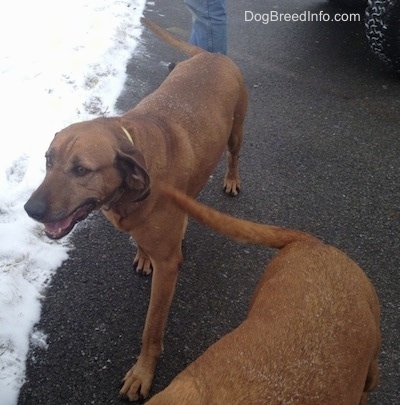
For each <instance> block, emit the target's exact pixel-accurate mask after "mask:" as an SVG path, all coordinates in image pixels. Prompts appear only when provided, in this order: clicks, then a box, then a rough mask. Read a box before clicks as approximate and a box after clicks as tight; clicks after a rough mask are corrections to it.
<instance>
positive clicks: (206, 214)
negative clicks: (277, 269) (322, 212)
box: [162, 187, 320, 249]
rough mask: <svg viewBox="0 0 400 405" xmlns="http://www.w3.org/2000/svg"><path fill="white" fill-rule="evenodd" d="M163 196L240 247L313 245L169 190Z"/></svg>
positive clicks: (288, 231)
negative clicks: (302, 242)
mask: <svg viewBox="0 0 400 405" xmlns="http://www.w3.org/2000/svg"><path fill="white" fill-rule="evenodd" d="M162 191H163V193H164V195H165V196H166V197H167V198H169V199H171V200H172V201H174V202H175V203H176V204H177V205H178V206H179V207H180V208H181V209H182V210H183V211H185V212H186V213H188V214H189V215H190V216H191V217H193V218H194V219H196V220H197V221H199V222H200V223H202V224H204V225H207V226H209V227H210V228H212V229H214V230H215V231H217V232H219V233H222V234H223V235H226V236H229V237H231V238H232V239H234V240H236V241H238V242H241V243H251V244H256V245H263V246H267V247H272V248H277V249H281V248H283V247H285V246H286V245H288V244H289V243H292V242H297V241H315V242H320V241H319V240H318V239H317V238H315V237H314V236H311V235H309V234H307V233H305V232H301V231H296V230H293V229H287V228H281V227H278V226H272V225H263V224H257V223H254V222H250V221H245V220H243V219H238V218H234V217H232V216H230V215H227V214H223V213H221V212H218V211H216V210H214V209H212V208H210V207H207V206H205V205H203V204H200V203H198V202H197V201H195V200H193V199H192V198H190V197H188V196H187V195H185V194H183V193H181V192H180V191H178V190H176V189H172V188H170V187H164V188H163V190H162Z"/></svg>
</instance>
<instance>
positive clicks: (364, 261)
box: [0, 0, 400, 405]
mask: <svg viewBox="0 0 400 405" xmlns="http://www.w3.org/2000/svg"><path fill="white" fill-rule="evenodd" d="M271 10H276V11H278V12H285V13H289V14H290V13H301V12H303V11H305V10H309V11H311V12H313V13H320V12H323V13H329V14H330V15H331V16H333V15H334V14H336V13H337V12H343V10H338V9H337V8H335V7H333V6H332V5H330V4H329V3H327V2H325V1H317V0H315V1H314V0H298V1H295V0H274V1H261V0H256V1H255V0H254V1H251V2H249V1H245V0H235V1H231V2H228V13H229V55H230V57H231V58H232V59H233V60H234V61H235V62H236V63H237V64H238V65H239V67H240V68H241V69H242V71H243V74H244V77H245V80H246V83H247V86H248V89H249V96H250V105H249V111H248V115H247V120H246V126H245V131H246V133H245V142H244V145H243V150H242V154H241V166H240V170H241V180H242V192H241V194H240V195H239V196H238V197H237V198H229V197H227V196H225V195H224V194H223V193H222V178H223V172H224V163H225V162H224V161H221V164H220V165H219V166H218V168H217V170H216V171H215V173H214V174H213V176H212V177H211V178H210V181H209V183H208V185H207V186H206V188H205V189H204V191H203V192H202V194H201V195H200V200H201V201H203V202H205V203H207V204H209V205H211V206H213V207H214V208H217V209H219V210H221V211H224V212H228V213H230V214H233V215H235V216H239V217H242V218H246V219H250V220H253V221H257V222H266V223H273V224H276V225H282V226H286V227H291V228H299V229H302V230H305V231H307V232H310V233H312V234H314V235H316V236H318V237H320V238H321V239H323V240H324V241H325V242H327V243H330V244H333V245H335V246H337V247H339V248H340V249H342V250H343V251H345V252H346V253H347V254H349V255H350V256H351V257H352V258H353V259H354V260H355V261H356V262H358V263H359V264H360V266H361V267H362V268H363V269H364V270H365V272H366V273H367V274H368V276H369V277H370V278H371V280H372V281H373V283H374V285H375V287H376V289H377V292H378V294H379V297H380V302H381V307H382V335H383V343H382V350H381V355H380V368H381V383H380V386H379V388H378V389H377V390H376V391H375V392H374V393H373V394H371V395H370V404H373V405H392V404H393V405H394V404H399V403H400V383H399V382H400V344H399V336H400V272H399V264H400V243H399V239H400V164H399V163H400V139H399V135H400V77H399V76H396V74H395V73H394V72H393V71H391V70H390V68H388V67H386V66H384V65H382V64H381V62H380V61H378V60H377V59H376V58H375V57H374V56H373V55H372V54H371V53H370V51H369V49H368V45H367V43H366V39H365V35H364V29H363V23H362V21H360V22H323V21H320V22H317V21H313V22H309V21H308V22H307V21H303V22H300V21H298V22H287V21H281V22H270V23H269V24H263V23H262V22H261V21H259V22H256V21H254V20H253V21H246V18H245V12H246V11H251V12H252V13H254V14H255V13H260V14H262V13H269V12H270V11H271ZM356 11H357V10H356ZM352 12H354V10H353V11H352ZM357 12H360V13H361V11H357ZM145 15H146V16H147V17H148V18H151V19H153V20H154V21H156V22H157V23H159V24H160V25H162V26H163V27H166V28H168V29H170V30H171V31H173V32H175V33H176V34H177V35H181V36H183V37H184V38H187V37H188V36H189V30H190V24H191V21H190V15H189V12H188V11H187V9H186V8H185V6H184V5H183V2H182V1H178V0H170V1H168V2H166V1H161V0H157V1H153V2H148V4H147V7H146V11H145ZM248 15H250V14H248ZM182 59H184V56H183V55H181V54H179V53H177V52H175V51H174V50H171V48H169V47H168V46H167V45H166V44H163V43H161V42H160V41H159V40H158V39H157V38H155V37H154V35H152V34H151V33H149V32H147V31H145V32H144V33H143V36H142V39H141V42H140V45H139V47H138V48H137V49H136V51H135V54H134V55H133V57H132V60H131V61H130V63H129V65H128V68H127V70H128V80H127V83H126V86H125V89H124V91H123V93H122V95H121V97H120V99H119V101H118V104H117V107H118V108H119V109H120V110H121V111H125V110H127V109H129V108H131V107H132V106H134V105H135V104H137V102H138V101H139V100H140V99H142V98H143V97H144V96H145V95H147V94H148V93H150V92H151V91H153V90H154V89H155V88H156V87H157V86H158V85H159V84H160V83H161V81H162V80H163V79H164V78H165V77H166V75H167V72H168V70H167V65H168V64H169V63H170V62H175V61H179V60H182ZM166 237H168V235H166ZM71 243H72V245H73V247H74V248H73V250H71V252H70V259H69V260H68V261H66V262H65V263H64V265H63V266H62V267H61V268H60V269H59V270H58V272H57V274H56V276H55V277H54V279H53V282H52V284H51V287H50V288H49V289H48V290H47V291H46V293H45V296H46V298H45V300H44V302H43V313H42V318H41V321H40V324H39V325H37V328H38V329H40V330H42V331H44V333H46V334H47V336H48V338H47V342H48V345H49V346H48V348H47V349H43V348H38V347H36V348H35V347H32V349H31V353H30V357H29V361H28V364H27V376H26V383H25V385H24V386H23V388H22V390H21V394H20V399H19V405H40V404H46V405H47V404H48V405H55V404H62V405H67V404H70V405H83V404H119V403H122V402H123V401H122V400H121V399H120V398H119V396H118V391H119V385H120V381H121V378H122V377H123V375H124V373H125V372H126V371H127V370H128V369H129V368H130V366H131V365H132V363H133V362H134V359H135V358H136V356H137V355H138V354H139V349H140V337H141V332H142V328H143V325H144V319H145V314H146V310H147V305H148V299H149V292H150V283H151V279H150V278H145V277H141V276H138V275H137V274H136V273H135V272H134V271H133V269H132V264H131V261H132V257H133V252H134V247H133V244H132V242H131V241H130V240H129V237H128V236H127V235H125V234H123V233H120V232H118V231H116V230H115V229H114V228H113V227H112V226H111V225H110V224H109V223H107V222H106V221H105V219H103V217H102V216H101V215H100V214H97V213H96V214H94V215H93V216H92V217H90V218H89V219H88V220H87V221H86V222H85V223H83V224H80V225H79V227H78V229H77V230H76V231H75V233H74V235H73V237H72V239H71ZM273 253H274V252H273V251H272V250H268V249H265V248H261V247H253V246H242V245H238V244H236V243H234V242H232V241H229V240H227V239H226V238H224V237H223V236H220V235H217V234H215V233H213V232H211V231H210V230H209V229H206V228H204V227H202V226H200V225H198V224H196V223H194V222H190V225H189V229H188V232H187V235H186V239H185V242H184V255H185V262H184V265H183V267H182V270H181V274H180V278H179V283H178V287H177V291H176V294H175V298H174V302H173V305H172V308H171V312H170V317H169V322H168V327H167V330H166V336H165V341H164V353H163V355H162V357H161V359H160V361H159V364H158V368H157V373H156V377H155V380H154V384H153V391H152V392H153V393H154V392H157V391H159V390H160V389H162V388H164V387H165V386H166V385H167V384H168V383H169V381H170V380H171V379H172V378H173V377H174V376H175V375H176V374H177V373H178V372H179V371H181V370H182V369H183V368H184V367H185V366H186V365H187V364H188V363H190V362H191V361H193V360H194V359H195V358H196V357H198V356H199V355H200V354H201V353H202V352H203V351H204V350H205V349H206V348H207V347H208V346H209V345H211V344H212V343H213V342H215V341H216V340H217V339H218V338H220V337H221V336H223V335H224V334H225V333H227V332H228V331H230V330H231V329H232V328H234V327H235V326H237V325H238V324H239V323H240V322H241V321H242V320H243V319H244V317H245V314H246V309H247V306H248V303H249V300H250V297H251V294H252V291H253V289H254V287H255V285H256V283H257V281H258V279H259V277H260V275H261V273H262V271H263V268H264V267H265V265H266V263H267V262H268V260H269V259H270V258H271V257H272V255H273ZM0 402H1V401H0Z"/></svg>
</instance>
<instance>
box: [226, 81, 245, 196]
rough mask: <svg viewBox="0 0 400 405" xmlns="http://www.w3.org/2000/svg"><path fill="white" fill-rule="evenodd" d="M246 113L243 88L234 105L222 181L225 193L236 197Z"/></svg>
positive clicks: (238, 186) (238, 189)
mask: <svg viewBox="0 0 400 405" xmlns="http://www.w3.org/2000/svg"><path fill="white" fill-rule="evenodd" d="M246 111H247V90H246V89H245V88H243V91H242V95H241V97H240V98H239V101H238V103H237V105H236V108H235V112H234V116H233V124H232V130H231V134H230V137H229V139H228V152H227V159H228V167H227V170H226V174H225V179H224V190H225V193H227V194H230V195H233V196H235V195H237V194H238V193H239V191H240V179H239V167H238V164H239V152H240V148H241V147H242V142H243V125H244V118H245V116H246Z"/></svg>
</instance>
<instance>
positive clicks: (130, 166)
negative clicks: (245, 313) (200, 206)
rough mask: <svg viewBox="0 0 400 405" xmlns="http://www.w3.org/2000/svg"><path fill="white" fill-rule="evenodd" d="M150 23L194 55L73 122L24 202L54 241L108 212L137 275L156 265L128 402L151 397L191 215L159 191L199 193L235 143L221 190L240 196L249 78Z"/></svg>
mask: <svg viewBox="0 0 400 405" xmlns="http://www.w3.org/2000/svg"><path fill="white" fill-rule="evenodd" d="M143 22H144V23H145V24H146V25H147V26H149V27H150V28H151V29H152V30H153V31H155V32H156V33H157V34H158V35H159V36H160V37H161V38H162V39H164V40H165V41H166V42H168V43H170V44H172V45H173V46H175V47H176V48H178V49H179V50H181V51H183V52H185V53H187V54H188V55H190V56H192V57H191V58H190V59H188V60H186V61H184V62H181V63H178V65H177V66H176V67H175V69H174V70H173V71H172V72H171V73H170V74H169V76H168V77H167V79H166V80H165V81H164V82H163V83H162V84H161V86H160V87H159V88H158V89H157V90H156V91H155V92H154V93H152V94H150V95H149V96H148V97H146V98H145V99H143V100H142V101H141V102H140V103H139V104H138V105H137V106H136V107H135V108H133V109H132V110H130V111H128V112H127V113H126V114H124V115H123V116H122V117H115V118H99V119H95V120H93V121H88V122H81V123H77V124H73V125H71V126H69V127H67V128H65V129H63V130H62V131H60V132H59V133H58V134H56V136H55V138H54V140H53V142H52V143H51V145H50V147H49V149H48V151H47V153H46V165H47V170H46V177H45V179H44V181H43V183H42V184H41V185H40V187H39V188H38V189H37V190H36V191H35V192H34V193H33V194H32V196H31V198H30V199H29V201H28V202H27V203H26V204H25V210H26V211H27V213H28V214H29V215H30V216H31V217H32V218H34V219H35V220H37V221H40V222H42V223H44V224H45V231H46V234H47V235H48V236H49V237H50V238H54V239H58V238H61V237H63V236H64V235H66V234H67V233H69V232H70V231H71V229H72V228H73V227H74V225H75V223H76V222H78V221H81V220H83V219H85V218H86V217H87V215H88V214H89V213H90V212H91V211H92V210H94V209H98V208H101V209H102V210H103V213H104V215H105V216H106V217H107V218H108V219H109V220H110V221H111V222H112V223H113V224H114V225H115V226H116V227H117V228H118V229H121V230H123V231H126V232H128V233H129V234H130V235H132V237H133V238H134V239H135V241H136V242H137V245H138V251H137V254H136V257H135V259H134V261H135V263H136V267H137V270H138V271H142V272H144V273H149V272H150V271H151V267H152V269H153V279H152V287H151V297H150V304H149V309H148V313H147V318H146V323H145V327H144V331H143V336H142V349H141V352H140V356H139V358H138V360H137V362H136V364H135V365H134V366H133V367H132V368H131V369H130V370H129V371H128V373H127V374H126V376H125V378H124V384H123V387H122V389H121V394H122V395H124V396H127V397H128V398H129V399H130V400H137V399H139V398H140V397H146V396H147V395H148V393H149V390H150V386H151V383H152V380H153V375H154V370H155V367H156V362H157V359H158V357H159V355H160V353H161V350H162V341H163V334H164V329H165V325H166V321H167V316H168V311H169V308H170V304H171V301H172V297H173V294H174V289H175V284H176V280H177V275H178V269H179V266H180V264H181V262H182V253H181V242H182V238H183V235H184V231H185V228H186V216H185V214H184V213H183V212H182V211H181V210H180V209H179V208H178V207H176V205H175V204H173V203H171V202H168V201H165V199H164V198H163V197H162V196H161V195H160V190H159V187H160V185H162V184H169V185H171V186H174V187H176V188H178V189H180V190H182V191H183V192H185V193H187V194H188V195H190V196H193V197H194V196H196V195H197V194H198V193H199V191H200V190H201V189H202V188H203V186H204V185H205V184H206V182H207V180H208V178H209V176H210V174H211V173H212V171H213V169H214V168H215V166H216V165H217V163H218V161H219V159H220V157H221V155H222V153H223V151H224V150H225V148H226V146H228V169H227V172H226V176H225V184H224V187H225V191H226V192H227V193H228V194H232V195H236V194H237V192H238V190H239V177H238V168H237V164H238V154H239V150H240V147H241V144H242V137H243V121H244V118H245V114H246V108H247V91H246V88H245V85H244V83H243V78H242V75H241V73H240V71H239V69H238V68H237V67H236V65H235V64H234V63H233V62H232V61H231V60H230V59H229V58H227V57H226V56H223V55H217V54H211V53H208V52H206V51H203V50H202V49H200V48H197V47H195V46H192V45H190V44H187V43H186V42H183V41H180V40H178V39H176V38H174V37H173V36H171V35H170V34H169V33H168V32H166V31H164V30H163V29H161V28H159V27H158V26H156V25H155V24H154V23H152V22H150V21H147V20H143ZM150 189H151V191H150Z"/></svg>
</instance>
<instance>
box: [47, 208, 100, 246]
mask: <svg viewBox="0 0 400 405" xmlns="http://www.w3.org/2000/svg"><path fill="white" fill-rule="evenodd" d="M92 208H93V205H92V204H86V205H83V206H82V207H79V208H78V209H77V210H76V211H75V212H74V213H72V214H71V215H70V216H69V217H67V218H64V219H62V220H61V221H57V222H49V223H47V224H44V230H45V232H46V235H47V236H48V237H49V238H52V239H60V238H62V237H63V236H65V235H67V234H68V233H69V232H70V231H71V230H72V228H73V227H74V225H75V224H76V223H77V222H79V221H82V220H83V219H85V218H86V217H87V216H88V215H89V213H90V211H91V210H92Z"/></svg>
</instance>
